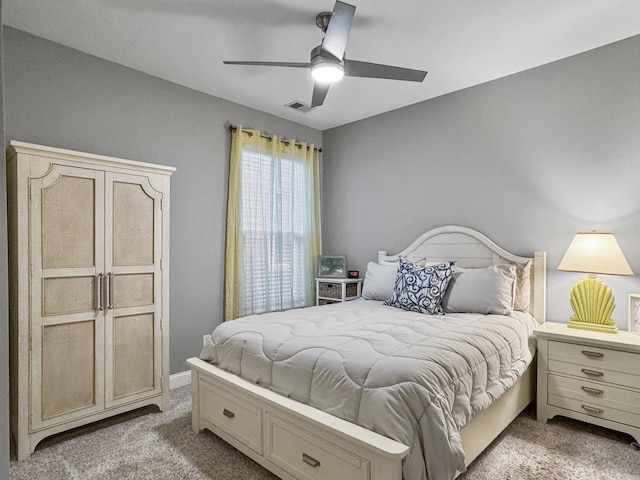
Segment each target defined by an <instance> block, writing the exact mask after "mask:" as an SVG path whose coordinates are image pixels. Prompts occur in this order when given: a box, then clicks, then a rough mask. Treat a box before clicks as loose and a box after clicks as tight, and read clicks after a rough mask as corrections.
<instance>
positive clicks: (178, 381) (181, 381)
mask: <svg viewBox="0 0 640 480" xmlns="http://www.w3.org/2000/svg"><path fill="white" fill-rule="evenodd" d="M185 385H191V370H187V371H184V372H179V373H174V374H172V375H169V389H173V388H178V387H184V386H185Z"/></svg>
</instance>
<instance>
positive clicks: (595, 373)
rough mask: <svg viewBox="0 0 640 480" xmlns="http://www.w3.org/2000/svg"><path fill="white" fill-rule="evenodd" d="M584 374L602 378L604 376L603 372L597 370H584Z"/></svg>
mask: <svg viewBox="0 0 640 480" xmlns="http://www.w3.org/2000/svg"><path fill="white" fill-rule="evenodd" d="M582 373H584V374H585V375H591V376H592V377H601V376H603V375H604V373H602V372H598V371H596V370H589V369H588V368H583V369H582Z"/></svg>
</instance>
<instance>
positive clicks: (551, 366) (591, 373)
mask: <svg viewBox="0 0 640 480" xmlns="http://www.w3.org/2000/svg"><path fill="white" fill-rule="evenodd" d="M606 366H607V367H609V366H610V365H609V364H607V365H606ZM603 367H604V365H596V366H591V365H587V364H586V362H585V364H583V365H580V364H576V363H566V362H561V361H558V360H549V361H548V365H547V369H548V370H549V372H553V373H562V374H565V375H571V376H574V377H578V378H580V379H584V380H590V381H592V382H606V383H611V384H614V385H620V386H623V387H631V388H640V377H638V376H636V375H629V374H628V373H621V372H619V371H616V370H608V369H607V368H603Z"/></svg>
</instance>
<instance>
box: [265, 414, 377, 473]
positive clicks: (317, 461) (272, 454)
mask: <svg viewBox="0 0 640 480" xmlns="http://www.w3.org/2000/svg"><path fill="white" fill-rule="evenodd" d="M266 425H267V427H266V428H267V435H266V443H265V457H266V458H267V459H268V460H270V461H271V462H273V463H274V464H276V465H278V466H279V467H281V468H283V469H284V470H286V471H287V472H290V473H292V474H293V475H295V477H296V478H299V479H300V480H336V479H338V478H348V479H350V480H367V479H368V478H369V462H367V461H366V460H364V459H362V458H360V457H358V456H356V455H353V454H352V453H349V452H347V451H346V450H343V449H342V448H340V447H337V446H336V445H334V444H332V443H330V442H328V441H327V440H325V439H323V438H321V437H319V436H317V435H315V434H312V433H310V432H307V431H306V430H303V429H301V428H299V427H297V426H295V425H293V424H291V423H289V422H287V421H286V420H283V419H281V418H279V417H277V416H275V415H271V414H269V413H267V417H266Z"/></svg>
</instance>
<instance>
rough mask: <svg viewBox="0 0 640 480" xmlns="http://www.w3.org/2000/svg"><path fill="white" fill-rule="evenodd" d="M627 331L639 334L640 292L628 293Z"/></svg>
mask: <svg viewBox="0 0 640 480" xmlns="http://www.w3.org/2000/svg"><path fill="white" fill-rule="evenodd" d="M629 332H630V333H635V334H636V335H640V293H630V294H629Z"/></svg>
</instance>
